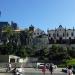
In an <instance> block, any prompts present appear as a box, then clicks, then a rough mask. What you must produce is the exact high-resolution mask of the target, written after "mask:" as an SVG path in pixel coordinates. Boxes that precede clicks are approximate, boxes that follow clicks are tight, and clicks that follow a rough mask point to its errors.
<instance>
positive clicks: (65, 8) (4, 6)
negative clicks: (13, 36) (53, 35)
mask: <svg viewBox="0 0 75 75" xmlns="http://www.w3.org/2000/svg"><path fill="white" fill-rule="evenodd" d="M0 11H1V16H0V21H7V22H9V23H10V22H11V21H13V22H16V23H17V24H18V27H19V28H20V29H24V28H28V27H29V26H30V25H31V24H32V25H33V26H34V27H35V28H40V29H42V30H44V31H47V29H55V28H58V27H59V25H62V26H63V27H64V28H65V27H66V28H67V29H72V28H73V27H75V0H0Z"/></svg>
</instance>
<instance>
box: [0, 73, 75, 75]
mask: <svg viewBox="0 0 75 75" xmlns="http://www.w3.org/2000/svg"><path fill="white" fill-rule="evenodd" d="M0 75H13V74H11V73H0ZM23 75H43V74H42V73H25V74H23ZM45 75H51V74H50V73H46V74H45ZM53 75H67V74H66V73H53ZM74 75H75V74H74Z"/></svg>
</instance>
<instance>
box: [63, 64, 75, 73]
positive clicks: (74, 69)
mask: <svg viewBox="0 0 75 75" xmlns="http://www.w3.org/2000/svg"><path fill="white" fill-rule="evenodd" d="M62 72H65V73H67V68H63V69H62ZM72 72H73V73H74V74H75V65H73V67H72Z"/></svg>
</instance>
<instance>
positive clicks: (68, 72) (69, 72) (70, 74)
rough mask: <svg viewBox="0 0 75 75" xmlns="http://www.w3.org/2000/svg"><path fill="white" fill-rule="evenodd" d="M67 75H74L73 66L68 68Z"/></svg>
mask: <svg viewBox="0 0 75 75" xmlns="http://www.w3.org/2000/svg"><path fill="white" fill-rule="evenodd" d="M67 75H73V72H72V66H71V65H69V66H68V69H67Z"/></svg>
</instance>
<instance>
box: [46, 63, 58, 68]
mask: <svg viewBox="0 0 75 75" xmlns="http://www.w3.org/2000/svg"><path fill="white" fill-rule="evenodd" d="M50 64H52V67H53V69H56V68H57V65H54V64H53V63H46V68H47V69H49V66H50Z"/></svg>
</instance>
